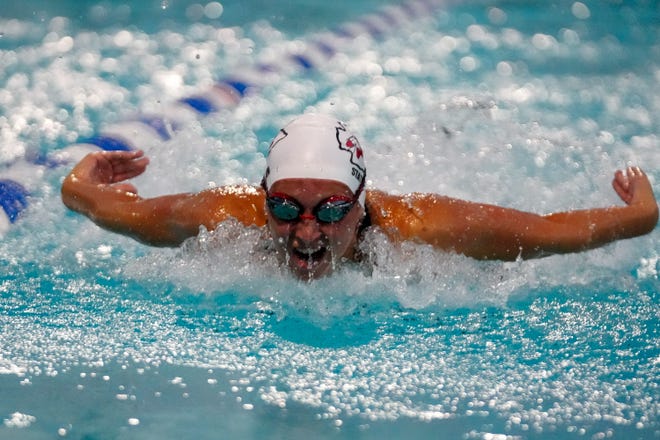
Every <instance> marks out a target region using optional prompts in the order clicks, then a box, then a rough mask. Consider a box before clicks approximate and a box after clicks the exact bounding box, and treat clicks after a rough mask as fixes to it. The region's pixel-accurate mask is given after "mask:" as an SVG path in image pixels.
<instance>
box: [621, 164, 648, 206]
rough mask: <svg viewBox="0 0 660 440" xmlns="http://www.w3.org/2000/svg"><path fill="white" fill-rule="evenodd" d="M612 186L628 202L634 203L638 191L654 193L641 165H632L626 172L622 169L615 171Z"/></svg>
mask: <svg viewBox="0 0 660 440" xmlns="http://www.w3.org/2000/svg"><path fill="white" fill-rule="evenodd" d="M612 187H613V188H614V191H615V192H616V193H617V195H618V196H619V197H620V198H621V200H623V201H624V202H626V203H627V204H630V203H632V201H633V199H634V198H635V196H636V195H637V196H639V194H638V193H640V192H641V193H642V194H643V193H644V192H650V193H651V194H652V190H651V185H650V183H649V181H648V177H647V176H646V174H645V173H644V171H642V169H641V168H640V167H636V166H631V167H628V168H626V171H625V173H624V172H623V171H622V170H618V171H616V173H614V179H613V180H612Z"/></svg>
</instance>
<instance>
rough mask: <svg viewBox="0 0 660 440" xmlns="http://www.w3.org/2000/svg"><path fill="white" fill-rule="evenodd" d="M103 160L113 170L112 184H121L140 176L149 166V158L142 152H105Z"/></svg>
mask: <svg viewBox="0 0 660 440" xmlns="http://www.w3.org/2000/svg"><path fill="white" fill-rule="evenodd" d="M103 158H104V159H105V160H106V161H108V163H109V165H110V167H111V169H112V178H111V181H112V182H121V181H123V180H127V179H131V178H133V177H135V176H139V175H140V174H142V173H143V172H144V170H145V169H146V168H147V165H149V158H147V157H145V156H144V152H143V151H142V150H136V151H105V152H103Z"/></svg>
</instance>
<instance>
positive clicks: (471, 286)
mask: <svg viewBox="0 0 660 440" xmlns="http://www.w3.org/2000/svg"><path fill="white" fill-rule="evenodd" d="M317 3H318V4H317ZM5 6H6V5H5ZM5 6H3V11H4V12H2V13H0V14H2V15H0V65H2V66H3V68H2V69H0V84H3V86H2V88H0V164H2V169H1V172H0V177H9V178H11V179H13V180H16V181H19V182H21V183H22V184H23V185H25V187H26V188H28V189H29V191H30V194H31V196H30V199H29V202H30V203H29V207H28V208H27V209H26V210H25V211H24V212H23V213H22V215H21V216H20V218H19V219H18V220H17V221H16V223H14V224H12V225H11V228H10V229H9V230H8V231H7V232H6V233H5V234H4V236H3V238H2V239H1V241H0V267H1V268H2V269H0V298H1V299H0V347H1V348H0V419H2V421H3V423H2V424H1V425H0V438H2V439H5V438H6V439H46V438H48V439H50V438H73V439H161V438H199V439H207V438H208V439H210V438H218V437H221V438H241V439H251V438H264V437H265V438H287V439H297V438H301V439H303V438H304V439H307V438H320V439H324V438H351V439H353V438H362V439H370V438H382V437H384V436H386V437H387V438H456V439H524V438H540V439H570V438H585V439H587V438H588V439H605V438H617V439H650V438H658V437H660V419H659V418H658V413H659V409H660V408H659V403H658V402H659V401H660V399H659V397H660V395H659V394H660V391H659V390H660V388H659V387H660V384H659V383H658V378H659V377H660V348H659V346H658V340H659V335H660V329H659V328H658V322H659V318H660V297H659V294H660V281H659V278H658V271H659V270H660V262H659V261H660V233H659V232H658V229H657V228H656V230H654V231H653V232H652V233H651V234H649V235H647V236H644V237H640V238H636V239H632V240H626V241H621V242H617V243H614V244H611V245H609V246H606V247H604V248H601V249H597V250H593V251H590V252H586V253H581V254H574V255H564V256H553V257H549V258H544V259H540V260H531V261H519V262H513V263H502V262H478V261H474V260H471V259H469V258H465V257H462V256H459V255H453V254H445V253H441V252H436V251H434V250H433V249H431V248H429V247H427V246H421V245H411V244H405V245H403V246H401V247H395V246H393V245H391V244H390V243H388V242H387V240H385V239H384V237H383V236H382V235H381V234H380V233H379V232H378V231H369V233H368V234H367V236H366V238H365V243H364V249H365V251H366V252H367V253H368V255H369V259H370V260H371V262H372V265H371V268H370V269H365V268H364V267H351V266H349V267H345V268H342V269H341V270H340V271H339V272H338V273H337V274H335V275H334V276H332V277H330V278H327V279H323V280H320V281H318V282H314V283H312V284H306V283H301V282H298V281H295V280H293V279H292V278H291V277H290V275H288V274H287V273H285V272H283V271H282V270H280V269H279V268H278V267H277V265H276V264H275V262H273V261H272V258H271V257H270V256H269V255H268V254H264V253H263V252H262V251H260V248H259V246H258V245H257V246H255V245H254V244H255V243H256V244H259V242H260V233H259V231H258V230H255V229H250V228H242V227H239V226H238V225H237V224H235V223H233V222H227V223H225V224H223V225H221V226H220V227H219V228H218V229H217V230H215V231H202V232H201V233H200V236H199V237H198V238H197V239H194V240H190V241H189V242H187V243H186V244H185V245H184V246H183V247H182V248H181V249H156V248H149V247H146V246H143V245H141V244H139V243H136V242H134V241H132V240H130V239H128V238H125V237H121V236H116V235H113V234H111V233H109V232H106V231H104V230H101V229H99V228H98V227H96V226H94V225H93V224H92V223H91V222H90V221H89V220H87V219H85V218H83V217H81V216H79V215H77V214H74V213H71V212H69V211H67V210H66V209H65V208H64V207H63V205H62V203H61V201H60V199H59V185H60V182H61V180H62V178H63V177H64V176H65V175H66V173H67V172H68V170H69V169H70V167H71V164H70V163H69V164H66V163H65V164H61V165H54V164H53V162H48V161H46V162H43V161H41V162H40V161H37V162H38V164H37V165H35V160H34V158H35V157H48V156H50V157H54V156H53V155H56V153H58V152H59V151H63V150H65V149H66V148H67V147H68V146H69V145H70V144H72V143H74V142H76V140H78V139H84V138H88V137H90V136H93V135H94V133H96V132H98V131H99V130H102V129H103V127H104V126H107V125H108V124H113V123H116V122H117V121H121V120H122V119H123V118H130V117H133V115H135V114H137V113H140V112H150V111H158V110H159V109H161V108H162V106H163V105H164V104H165V103H167V102H173V101H176V100H177V99H179V98H181V97H183V96H189V95H191V94H194V93H196V92H197V91H199V90H205V89H207V88H208V87H209V86H210V85H211V84H212V83H213V82H214V81H216V80H217V79H218V78H223V77H225V76H227V75H236V74H239V75H240V73H241V72H245V71H246V69H250V66H254V65H255V63H258V62H264V61H265V62H275V63H277V62H278V60H280V59H281V57H282V54H283V53H287V51H289V50H291V48H296V47H299V46H300V45H304V44H305V42H308V41H311V40H312V39H313V38H314V37H315V35H318V34H319V32H321V31H322V30H324V29H333V28H337V27H338V26H341V25H342V24H344V23H346V22H352V21H355V20H358V19H359V18H360V17H362V16H364V14H369V13H372V12H374V11H377V10H379V8H381V7H382V4H381V2H376V1H369V2H346V1H340V2H333V3H332V5H328V4H325V3H324V2H313V1H302V0H300V1H292V2H286V4H285V5H277V7H274V6H268V5H266V6H264V5H262V4H261V2H246V1H243V2H229V1H228V2H225V3H222V5H221V6H220V7H219V4H218V3H214V2H210V3H200V4H197V3H194V2H179V1H172V0H170V1H160V2H143V3H141V5H139V6H138V5H134V4H132V3H128V4H123V3H121V2H94V1H89V2H74V1H66V2H58V3H57V6H55V4H53V3H52V2H42V1H37V0H27V1H24V2H20V4H12V5H10V6H7V7H6V9H4V8H5ZM659 19H660V8H659V6H658V4H657V3H656V2H649V1H641V0H640V1H637V2H614V1H612V2H600V1H584V2H573V1H553V2H547V3H545V2H541V3H537V4H534V5H530V4H528V3H526V2H503V1H502V2H496V1H493V2H465V3H458V2H448V3H446V4H445V5H443V6H440V7H438V8H437V9H435V10H434V12H433V13H429V14H425V16H423V17H421V18H418V19H416V20H414V21H413V22H412V23H411V24H409V25H403V26H393V27H392V28H391V29H389V30H388V31H387V32H385V33H383V35H381V36H380V37H379V38H371V37H369V36H367V35H357V36H356V38H354V39H353V40H351V41H350V43H348V44H343V45H342V46H341V47H340V50H339V52H338V53H337V54H336V55H335V56H334V57H333V58H332V59H331V60H330V61H328V62H325V63H324V64H323V65H322V66H319V67H318V68H316V69H312V70H311V71H308V72H289V73H287V74H283V75H280V76H278V77H277V78H276V80H275V81H272V82H270V83H269V84H267V85H266V86H264V87H262V88H260V89H259V90H257V91H256V92H255V93H253V94H252V95H250V96H247V97H245V98H244V99H242V100H241V101H240V103H239V104H238V105H237V106H236V107H233V108H229V109H226V110H221V111H218V112H215V113H213V114H211V115H208V116H206V117H203V118H199V119H198V120H194V121H189V123H188V124H187V125H186V126H184V127H181V129H180V130H178V131H177V132H176V133H175V134H174V135H173V137H172V138H171V139H170V140H167V141H164V142H159V143H154V144H150V145H144V146H143V147H144V148H145V149H146V151H147V154H148V155H149V156H150V158H151V165H150V167H149V170H148V172H147V173H146V174H145V175H144V176H140V177H139V178H137V179H135V180H136V181H135V183H136V185H137V186H138V188H139V189H140V192H141V193H142V194H144V195H149V196H150V195H157V194H165V193H169V192H173V191H177V192H179V191H194V190H199V189H202V188H206V187H209V186H214V185H223V184H232V183H242V182H245V183H257V182H259V180H260V178H261V174H262V172H263V168H264V164H265V160H264V153H265V152H266V150H267V147H268V143H269V141H270V138H272V137H273V136H274V135H275V133H276V131H277V129H278V127H279V126H281V125H282V124H284V123H286V122H287V121H289V120H290V119H292V118H293V117H295V115H297V114H300V113H302V112H305V111H324V112H333V113H334V114H336V115H337V116H338V117H340V118H342V119H345V120H347V121H349V123H350V126H351V128H352V129H354V130H355V131H357V132H358V133H360V135H361V136H360V138H361V143H362V145H363V146H364V147H365V154H366V159H367V163H368V167H369V175H368V186H369V187H372V188H380V189H384V190H387V191H389V192H393V193H407V192H411V191H427V192H437V193H441V194H447V195H450V196H454V197H459V198H465V199H469V200H475V201H482V202H487V203H496V204H501V205H505V206H510V207H514V208H518V209H524V210H528V211H533V212H542V213H546V212H553V211H558V210H566V209H578V208H583V207H595V206H605V205H610V204H617V203H620V202H619V201H618V200H617V197H616V195H615V194H614V192H613V191H612V189H611V187H610V181H611V178H612V175H613V172H614V171H615V170H616V169H618V168H621V167H624V166H627V165H628V164H639V165H641V166H642V167H644V169H645V170H646V171H647V172H648V174H649V176H650V178H651V180H652V183H653V187H654V190H655V192H656V194H660V148H658V144H659V142H658V127H659V126H660V88H658V86H657V84H658V81H660V45H659V43H658V42H659V41H660V27H659V26H658V23H659V22H660V20H659ZM141 147H142V146H141Z"/></svg>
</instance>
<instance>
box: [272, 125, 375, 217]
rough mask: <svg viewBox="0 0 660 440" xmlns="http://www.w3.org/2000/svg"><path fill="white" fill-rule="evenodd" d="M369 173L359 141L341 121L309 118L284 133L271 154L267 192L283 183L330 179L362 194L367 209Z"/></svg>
mask: <svg viewBox="0 0 660 440" xmlns="http://www.w3.org/2000/svg"><path fill="white" fill-rule="evenodd" d="M366 174H367V169H366V167H365V165H364V153H363V151H362V147H361V146H360V143H359V142H358V140H357V138H356V137H355V136H354V135H353V134H352V133H350V132H349V131H348V130H347V129H346V126H345V125H344V124H343V123H342V122H340V121H337V119H335V118H332V117H330V116H326V115H319V114H305V115H302V116H300V117H299V118H297V119H295V120H293V121H292V122H290V123H289V124H287V125H286V126H285V127H284V128H282V129H281V130H280V132H279V133H278V135H277V136H276V137H275V139H273V142H271V144H270V148H269V150H268V158H267V168H266V174H265V175H264V184H265V186H266V189H270V187H271V186H272V185H273V183H275V182H277V181H278V180H282V179H291V178H302V179H328V180H336V181H339V182H341V183H343V184H345V185H346V186H348V187H349V188H350V189H351V191H353V194H356V193H357V192H358V191H360V196H359V202H360V204H361V205H362V206H364V199H365V193H364V191H363V189H364V182H365V179H366Z"/></svg>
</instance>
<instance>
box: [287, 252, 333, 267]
mask: <svg viewBox="0 0 660 440" xmlns="http://www.w3.org/2000/svg"><path fill="white" fill-rule="evenodd" d="M326 252H327V248H325V247H321V248H319V249H318V250H316V251H311V250H303V251H301V250H299V249H293V250H292V255H294V256H295V257H296V259H297V260H299V261H300V262H301V263H306V264H305V265H306V266H307V267H312V266H315V265H316V264H318V263H319V262H320V261H321V260H322V259H323V257H324V256H325V254H326Z"/></svg>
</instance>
